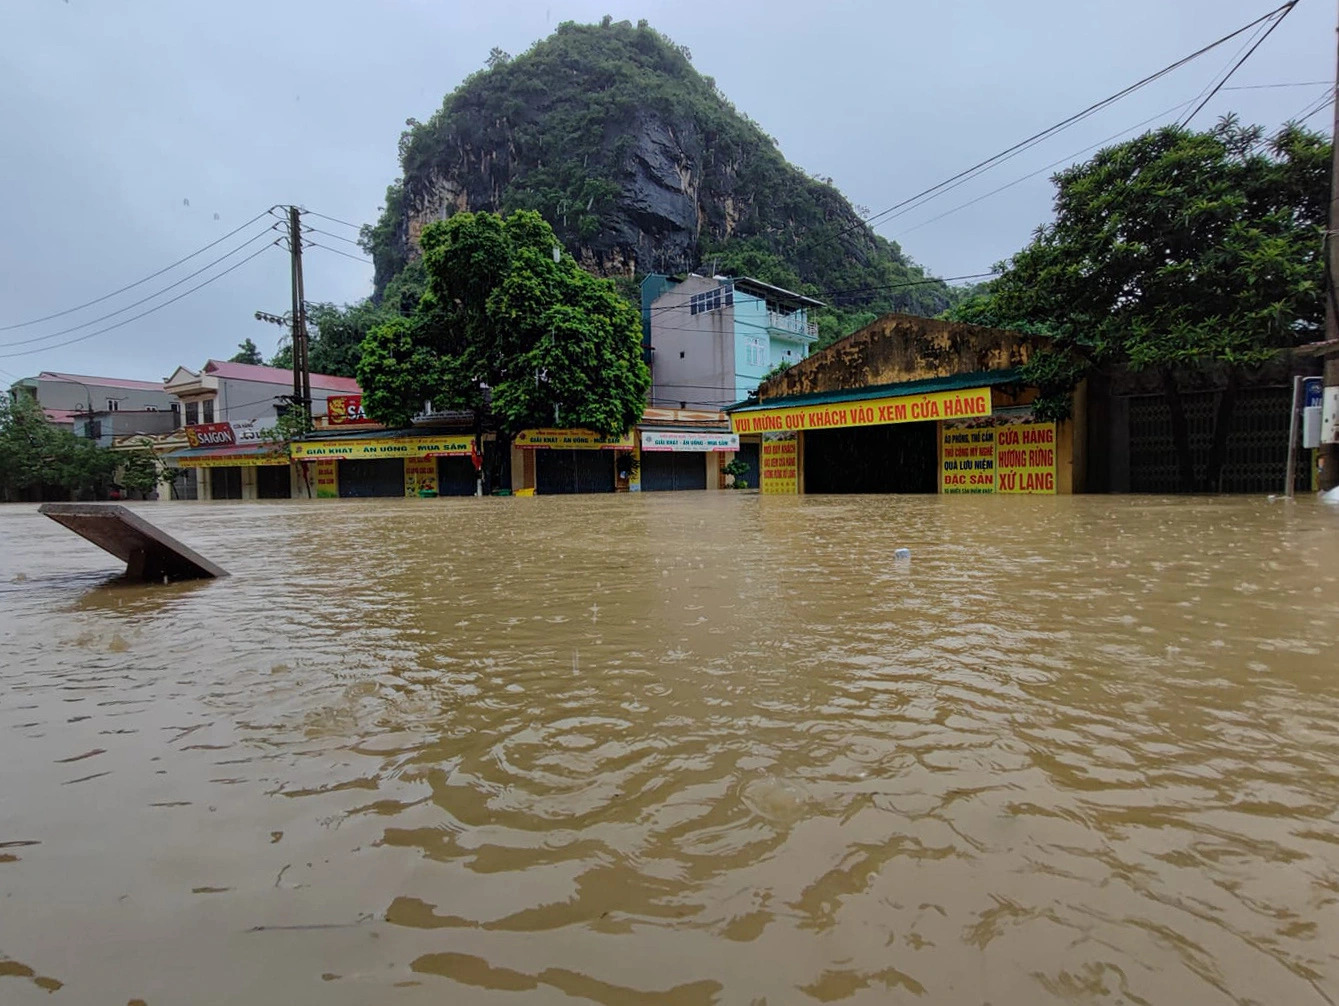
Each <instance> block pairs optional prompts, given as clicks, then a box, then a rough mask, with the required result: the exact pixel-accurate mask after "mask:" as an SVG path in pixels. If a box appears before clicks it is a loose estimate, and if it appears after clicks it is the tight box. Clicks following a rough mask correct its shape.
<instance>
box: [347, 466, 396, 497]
mask: <svg viewBox="0 0 1339 1006" xmlns="http://www.w3.org/2000/svg"><path fill="white" fill-rule="evenodd" d="M339 495H340V497H341V498H348V497H362V496H403V495H404V460H403V459H401V458H367V459H359V460H357V461H352V460H344V461H341V462H340V463H339Z"/></svg>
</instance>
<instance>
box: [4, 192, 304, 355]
mask: <svg viewBox="0 0 1339 1006" xmlns="http://www.w3.org/2000/svg"><path fill="white" fill-rule="evenodd" d="M263 215H264V214H262V216H263ZM277 243H278V242H273V243H271V244H267V245H263V246H262V247H260V248H258V249H257V250H256V251H254V252H252V253H251V254H250V255H248V256H247V257H246V258H244V259H242V260H241V261H240V262H236V263H234V264H233V265H230V266H229V267H228V268H227V269H224V270H223V271H222V272H221V273H218V274H216V275H214V276H211V277H209V279H207V280H205V281H204V282H203V283H197V284H196V285H195V286H193V287H191V288H190V289H188V290H184V291H182V292H181V293H179V294H177V295H176V296H175V297H173V298H172V299H171V300H165V301H163V303H161V304H156V305H154V306H153V307H151V308H149V309H148V310H147V311H141V312H140V313H139V314H137V315H134V316H132V317H130V318H127V319H125V320H124V321H118V322H117V323H116V324H115V325H108V326H107V327H106V328H99V329H97V330H96V331H93V332H88V333H86V334H85V335H81V336H77V337H76V338H73V339H67V340H66V341H65V342H58V343H56V344H55V345H53V346H38V347H37V348H36V349H21V350H19V351H18V352H17V353H0V360H8V359H10V358H12V357H15V356H31V355H32V354H33V353H44V352H46V351H47V350H49V349H60V348H61V347H62V346H73V345H74V344H75V343H76V342H83V341H84V340H86V339H91V338H93V337H94V336H95V335H102V333H104V332H111V331H113V330H114V329H118V328H123V327H124V326H126V325H129V324H130V323H131V322H132V321H138V320H139V319H140V318H143V317H145V316H147V315H150V314H153V313H154V312H155V311H161V310H162V309H163V308H165V307H167V306H168V305H169V304H175V303H176V302H177V301H179V300H181V299H182V298H183V297H189V296H190V295H191V294H193V293H195V291H196V290H199V289H201V288H202V287H206V286H208V285H209V284H210V283H213V282H215V281H216V280H220V279H222V278H223V277H224V276H226V275H228V273H230V272H232V271H233V270H234V269H240V268H241V267H242V266H244V265H246V264H247V263H248V262H250V261H251V260H252V259H253V258H255V257H256V256H257V255H263V254H264V253H265V252H267V251H269V250H270V249H271V248H273V247H274V246H275V245H276V244H277Z"/></svg>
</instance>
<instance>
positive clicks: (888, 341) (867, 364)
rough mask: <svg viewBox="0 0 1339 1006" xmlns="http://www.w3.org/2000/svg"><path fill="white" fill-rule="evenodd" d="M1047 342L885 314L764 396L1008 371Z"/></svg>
mask: <svg viewBox="0 0 1339 1006" xmlns="http://www.w3.org/2000/svg"><path fill="white" fill-rule="evenodd" d="M1042 341H1043V340H1038V339H1034V338H1032V337H1030V336H1026V335H1022V334H1021V333H1018V332H1008V331H1005V330H1003V329H998V328H983V327H981V326H978V325H966V324H962V323H961V322H949V321H936V320H935V319H932V318H918V317H915V316H913V315H907V314H886V315H884V316H883V317H882V318H879V319H877V320H875V321H873V322H871V323H870V324H868V325H866V326H865V327H864V328H862V329H860V331H858V332H855V333H853V334H851V335H848V336H847V337H846V338H845V339H842V340H841V341H840V342H836V343H833V344H832V345H831V346H829V347H828V348H827V349H824V350H821V351H820V352H817V353H814V354H813V355H812V356H810V357H809V358H808V359H807V360H805V361H803V362H802V363H799V364H797V365H795V366H794V367H791V368H790V369H789V370H787V371H785V372H783V373H781V374H778V375H777V376H776V377H774V378H772V379H771V380H770V381H768V382H767V383H766V384H765V385H764V386H763V387H762V388H761V389H760V394H761V396H762V397H763V398H764V399H767V398H778V397H781V396H783V395H798V394H806V393H809V392H818V391H841V390H845V389H848V388H863V387H868V386H871V385H881V384H897V383H899V382H902V381H915V380H920V379H923V378H928V377H948V376H950V375H952V374H971V373H976V372H978V371H982V370H1006V369H1009V368H1011V367H1019V366H1022V365H1023V364H1024V363H1026V362H1027V361H1028V358H1029V356H1030V355H1031V354H1032V352H1033V349H1034V347H1035V346H1037V345H1039V344H1040V343H1041V342H1042Z"/></svg>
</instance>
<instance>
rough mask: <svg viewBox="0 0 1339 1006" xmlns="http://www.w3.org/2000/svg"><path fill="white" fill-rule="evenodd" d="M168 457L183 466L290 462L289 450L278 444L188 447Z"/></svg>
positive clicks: (203, 466) (254, 466)
mask: <svg viewBox="0 0 1339 1006" xmlns="http://www.w3.org/2000/svg"><path fill="white" fill-rule="evenodd" d="M166 457H167V460H168V461H170V462H173V463H175V464H177V465H178V466H179V467H181V468H234V467H236V468H259V467H260V466H262V465H286V464H288V452H287V451H285V450H284V449H283V447H281V446H280V445H278V444H238V445H233V446H230V447H187V448H185V449H184V450H179V451H172V452H171V453H170V454H168V455H166Z"/></svg>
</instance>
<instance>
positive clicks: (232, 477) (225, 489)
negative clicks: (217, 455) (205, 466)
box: [209, 465, 242, 500]
mask: <svg viewBox="0 0 1339 1006" xmlns="http://www.w3.org/2000/svg"><path fill="white" fill-rule="evenodd" d="M209 495H210V498H211V499H216V500H239V499H241V498H242V469H240V468H238V467H236V466H235V465H229V466H227V467H226V468H211V469H209Z"/></svg>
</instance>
